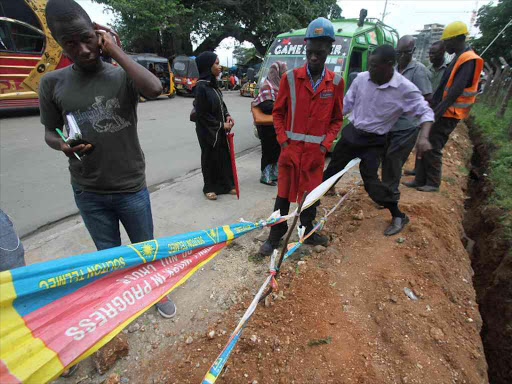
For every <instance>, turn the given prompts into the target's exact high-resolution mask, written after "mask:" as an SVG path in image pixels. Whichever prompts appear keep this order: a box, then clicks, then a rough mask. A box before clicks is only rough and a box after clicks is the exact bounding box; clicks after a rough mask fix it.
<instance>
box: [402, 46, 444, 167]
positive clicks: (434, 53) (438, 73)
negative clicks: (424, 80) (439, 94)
mask: <svg viewBox="0 0 512 384" xmlns="http://www.w3.org/2000/svg"><path fill="white" fill-rule="evenodd" d="M445 52H446V50H445V48H444V41H443V40H438V41H436V42H435V43H433V44H432V46H431V47H430V49H429V51H428V59H429V60H430V65H429V66H428V69H429V70H430V75H431V78H430V79H431V83H432V92H435V91H436V89H437V87H439V84H440V83H441V78H442V77H443V74H444V71H445V70H446V68H448V63H447V62H446V59H445V57H444V56H445V55H444V54H445ZM428 101H429V103H432V97H430V99H429V100H428ZM404 175H406V176H415V175H416V164H414V169H406V170H404Z"/></svg>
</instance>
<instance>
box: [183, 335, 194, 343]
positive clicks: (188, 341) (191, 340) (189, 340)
mask: <svg viewBox="0 0 512 384" xmlns="http://www.w3.org/2000/svg"><path fill="white" fill-rule="evenodd" d="M193 342H194V338H193V337H192V336H189V337H187V340H186V341H185V343H187V344H192V343H193Z"/></svg>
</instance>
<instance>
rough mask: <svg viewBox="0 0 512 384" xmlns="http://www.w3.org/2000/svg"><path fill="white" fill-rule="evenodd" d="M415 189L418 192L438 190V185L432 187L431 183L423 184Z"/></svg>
mask: <svg viewBox="0 0 512 384" xmlns="http://www.w3.org/2000/svg"><path fill="white" fill-rule="evenodd" d="M416 189H417V190H418V191H420V192H439V187H434V186H433V185H424V186H422V187H418V188H416Z"/></svg>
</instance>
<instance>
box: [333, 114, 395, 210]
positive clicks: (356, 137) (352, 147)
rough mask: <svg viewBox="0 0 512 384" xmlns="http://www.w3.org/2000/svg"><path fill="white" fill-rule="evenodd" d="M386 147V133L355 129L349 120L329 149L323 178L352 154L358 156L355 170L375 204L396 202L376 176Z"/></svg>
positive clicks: (339, 166) (334, 171)
mask: <svg viewBox="0 0 512 384" xmlns="http://www.w3.org/2000/svg"><path fill="white" fill-rule="evenodd" d="M385 149H386V135H376V134H369V133H365V132H362V131H359V130H357V129H356V128H355V127H354V125H353V124H352V123H350V124H348V125H347V126H346V127H345V128H344V129H343V133H342V136H341V139H340V141H338V144H336V147H335V148H334V152H333V153H332V158H331V162H330V163H329V166H328V167H327V169H326V170H325V171H324V177H323V179H324V181H325V180H327V179H328V178H330V177H331V176H334V175H335V174H336V173H338V172H339V171H341V170H342V169H343V168H345V166H346V165H347V164H348V163H349V162H350V161H351V160H352V159H354V158H356V157H359V158H360V159H361V164H360V165H359V170H360V171H361V177H362V178H363V182H364V189H365V190H366V192H367V193H368V195H370V197H371V198H372V200H373V201H375V202H376V203H377V204H380V205H383V206H386V207H387V206H388V205H389V204H388V203H394V204H395V205H396V198H395V196H394V193H393V191H392V190H391V188H390V187H389V186H387V185H385V184H383V183H382V182H381V181H380V179H379V176H378V173H377V172H378V170H379V164H380V161H381V158H382V157H383V156H384V153H385Z"/></svg>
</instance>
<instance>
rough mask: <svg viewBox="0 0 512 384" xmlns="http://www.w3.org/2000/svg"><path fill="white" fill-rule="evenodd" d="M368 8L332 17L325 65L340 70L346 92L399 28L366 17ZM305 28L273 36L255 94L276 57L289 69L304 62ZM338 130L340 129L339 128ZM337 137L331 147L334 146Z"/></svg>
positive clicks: (394, 42) (395, 40)
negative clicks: (357, 13)
mask: <svg viewBox="0 0 512 384" xmlns="http://www.w3.org/2000/svg"><path fill="white" fill-rule="evenodd" d="M366 15H367V11H366V10H365V9H362V10H361V12H360V17H359V19H345V18H341V19H336V20H332V23H333V25H334V30H335V32H336V41H335V42H334V43H333V47H332V51H331V55H330V56H328V57H327V61H326V66H327V68H329V69H330V70H331V71H333V72H335V73H338V74H340V75H341V76H343V79H344V80H345V92H346V91H347V90H348V88H349V86H350V83H351V80H353V79H354V78H355V74H357V73H359V72H364V71H366V70H367V63H368V54H369V53H370V52H371V51H372V50H374V49H375V48H376V47H378V46H379V45H382V44H390V45H392V46H394V47H396V45H397V43H398V38H399V35H398V32H397V31H396V30H395V29H394V28H392V27H390V26H389V25H386V24H384V23H382V22H381V21H380V20H378V19H366ZM305 35H306V28H303V29H299V30H292V31H290V32H285V33H282V34H280V35H278V36H277V37H276V39H275V40H274V42H273V43H272V45H271V46H270V48H269V50H268V51H267V54H266V55H265V60H264V62H263V66H262V69H261V71H260V73H259V78H258V81H257V86H256V89H255V94H257V92H258V88H259V87H261V85H262V84H263V82H264V80H265V78H266V76H267V73H268V70H269V68H270V66H271V65H272V64H273V63H275V62H276V61H278V60H279V61H284V62H286V64H287V66H288V69H292V68H296V67H301V66H303V65H304V64H305V63H306V45H305V42H304V38H305ZM340 132H341V131H340ZM337 141H338V140H335V141H334V143H333V146H332V148H331V150H332V149H334V146H335V145H336V143H337Z"/></svg>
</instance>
